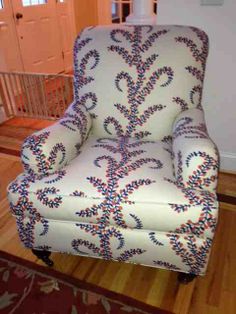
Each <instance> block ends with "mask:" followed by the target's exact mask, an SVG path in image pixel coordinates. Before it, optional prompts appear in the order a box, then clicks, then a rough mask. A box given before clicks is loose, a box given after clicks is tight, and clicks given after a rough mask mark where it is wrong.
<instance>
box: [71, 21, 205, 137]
mask: <svg viewBox="0 0 236 314" xmlns="http://www.w3.org/2000/svg"><path fill="white" fill-rule="evenodd" d="M207 55H208V37H207V35H206V33H205V32H203V31H202V30H200V29H198V28H195V27H191V26H178V25H177V26H176V25H156V26H136V25H132V26H131V25H119V24H117V25H109V26H96V27H89V28H86V29H84V30H83V31H82V32H81V34H80V35H79V36H78V38H77V39H76V42H75V46H74V69H75V99H76V101H77V102H79V103H81V104H83V105H85V106H86V107H87V109H88V110H89V111H90V113H91V115H92V117H93V119H94V120H93V132H94V133H95V134H96V135H98V136H103V137H107V136H112V137H116V136H129V137H136V138H146V139H152V140H161V139H164V138H166V137H168V136H170V135H171V129H172V124H173V121H174V119H175V117H176V116H177V115H178V113H179V112H181V111H183V110H186V109H188V108H194V107H197V108H201V96H202V87H203V80H204V72H205V64H206V59H207Z"/></svg>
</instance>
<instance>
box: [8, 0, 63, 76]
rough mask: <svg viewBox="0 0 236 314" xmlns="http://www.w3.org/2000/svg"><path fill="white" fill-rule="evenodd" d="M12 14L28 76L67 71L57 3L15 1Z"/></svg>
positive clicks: (47, 0)
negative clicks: (32, 73) (58, 22)
mask: <svg viewBox="0 0 236 314" xmlns="http://www.w3.org/2000/svg"><path fill="white" fill-rule="evenodd" d="M13 11H14V16H15V23H16V30H17V33H18V39H19V45H20V50H21V56H22V60H23V63H24V68H25V71H26V72H38V73H40V72H44V73H59V72H62V71H63V70H64V64H63V58H62V45H61V41H60V34H59V32H58V27H57V16H56V1H55V0H14V1H13Z"/></svg>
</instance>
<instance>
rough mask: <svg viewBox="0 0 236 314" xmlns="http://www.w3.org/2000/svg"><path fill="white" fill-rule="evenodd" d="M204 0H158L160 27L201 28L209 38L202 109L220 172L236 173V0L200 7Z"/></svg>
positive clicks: (226, 0)
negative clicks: (221, 170) (215, 151)
mask: <svg viewBox="0 0 236 314" xmlns="http://www.w3.org/2000/svg"><path fill="white" fill-rule="evenodd" d="M200 3H201V0H159V1H158V14H157V22H158V24H185V25H193V26H197V27H200V28H202V29H203V30H205V31H206V32H207V34H208V35H209V38H210V54H209V58H208V63H207V69H206V78H205V84H204V94H203V107H204V108H205V112H206V120H207V125H208V131H209V133H210V135H211V137H212V139H213V140H214V141H215V143H216V144H217V146H218V148H219V150H220V155H221V169H224V170H228V171H236V1H235V0H225V1H224V4H223V6H201V4H200Z"/></svg>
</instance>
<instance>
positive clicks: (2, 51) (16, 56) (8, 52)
mask: <svg viewBox="0 0 236 314" xmlns="http://www.w3.org/2000/svg"><path fill="white" fill-rule="evenodd" d="M22 70H23V66H22V61H21V57H20V50H19V46H18V41H17V36H16V29H15V25H14V19H13V16H12V8H11V2H10V0H0V71H22Z"/></svg>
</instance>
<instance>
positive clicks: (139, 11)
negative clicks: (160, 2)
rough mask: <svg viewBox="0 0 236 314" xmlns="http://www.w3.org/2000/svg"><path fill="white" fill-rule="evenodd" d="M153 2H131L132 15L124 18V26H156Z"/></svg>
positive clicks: (151, 0) (136, 0)
mask: <svg viewBox="0 0 236 314" xmlns="http://www.w3.org/2000/svg"><path fill="white" fill-rule="evenodd" d="M153 9H154V8H153V0H133V13H132V14H130V15H129V16H128V17H127V18H126V24H142V25H143V24H144V25H145V24H146V25H148V24H156V19H157V17H156V14H155V13H154V12H153Z"/></svg>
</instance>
